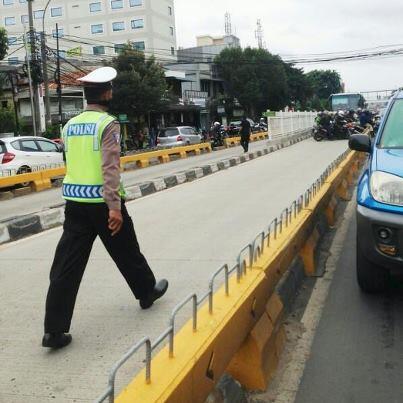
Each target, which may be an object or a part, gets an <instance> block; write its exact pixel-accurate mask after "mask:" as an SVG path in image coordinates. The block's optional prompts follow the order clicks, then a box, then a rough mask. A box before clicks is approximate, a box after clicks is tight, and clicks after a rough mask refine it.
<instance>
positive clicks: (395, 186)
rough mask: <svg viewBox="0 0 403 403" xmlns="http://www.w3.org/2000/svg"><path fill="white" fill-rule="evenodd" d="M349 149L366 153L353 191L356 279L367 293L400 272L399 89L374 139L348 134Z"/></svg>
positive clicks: (402, 172) (402, 94) (402, 101)
mask: <svg viewBox="0 0 403 403" xmlns="http://www.w3.org/2000/svg"><path fill="white" fill-rule="evenodd" d="M349 146H350V148H351V149H352V150H356V151H362V152H366V153H369V155H370V158H369V161H368V164H367V166H366V168H365V171H364V173H363V175H362V176H361V178H360V180H359V183H358V191H357V280H358V284H359V286H360V288H361V289H362V290H363V291H365V292H369V293H374V292H381V291H383V290H385V289H386V286H387V283H388V278H389V276H390V275H391V274H392V275H393V274H398V273H401V274H402V273H403V91H398V92H397V93H396V94H395V95H394V96H393V98H392V99H391V100H390V102H389V104H388V107H387V109H386V112H385V115H384V118H383V120H382V123H381V125H380V127H379V130H378V134H377V136H376V138H375V141H374V143H373V144H372V143H371V140H370V138H369V137H368V136H366V135H362V134H361V135H359V134H357V135H353V136H351V138H350V141H349Z"/></svg>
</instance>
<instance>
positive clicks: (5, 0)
mask: <svg viewBox="0 0 403 403" xmlns="http://www.w3.org/2000/svg"><path fill="white" fill-rule="evenodd" d="M3 4H4V5H5V6H11V5H12V4H14V0H3Z"/></svg>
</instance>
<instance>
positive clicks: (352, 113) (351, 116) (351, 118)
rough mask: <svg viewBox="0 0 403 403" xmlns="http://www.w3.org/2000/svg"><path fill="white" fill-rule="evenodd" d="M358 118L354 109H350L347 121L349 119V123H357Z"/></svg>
mask: <svg viewBox="0 0 403 403" xmlns="http://www.w3.org/2000/svg"><path fill="white" fill-rule="evenodd" d="M356 118H357V116H356V114H355V110H354V109H350V110H349V111H348V114H347V116H346V119H347V120H348V121H349V122H355V121H356Z"/></svg>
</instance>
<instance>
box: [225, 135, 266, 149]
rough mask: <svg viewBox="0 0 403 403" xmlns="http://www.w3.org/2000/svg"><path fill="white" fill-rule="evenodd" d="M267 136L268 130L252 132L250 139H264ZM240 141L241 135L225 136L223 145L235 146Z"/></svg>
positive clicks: (227, 146)
mask: <svg viewBox="0 0 403 403" xmlns="http://www.w3.org/2000/svg"><path fill="white" fill-rule="evenodd" d="M267 138H269V134H268V132H259V133H253V134H251V136H250V141H259V140H265V139H267ZM240 143H241V137H240V136H236V137H227V138H225V139H224V145H225V147H226V148H229V147H234V146H237V145H239V144H240Z"/></svg>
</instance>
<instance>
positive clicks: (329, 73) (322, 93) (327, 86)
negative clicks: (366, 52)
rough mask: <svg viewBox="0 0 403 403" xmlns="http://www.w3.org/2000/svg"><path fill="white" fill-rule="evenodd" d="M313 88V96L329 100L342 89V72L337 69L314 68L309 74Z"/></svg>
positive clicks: (308, 77)
mask: <svg viewBox="0 0 403 403" xmlns="http://www.w3.org/2000/svg"><path fill="white" fill-rule="evenodd" d="M306 76H307V79H308V80H309V82H310V85H311V87H312V90H313V96H314V97H317V98H318V99H319V100H321V101H327V100H328V98H329V97H330V95H332V94H336V93H338V92H341V91H342V88H343V86H342V82H341V77H340V74H339V73H338V72H337V71H335V70H313V71H311V72H309V73H308V74H307V75H306Z"/></svg>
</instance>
